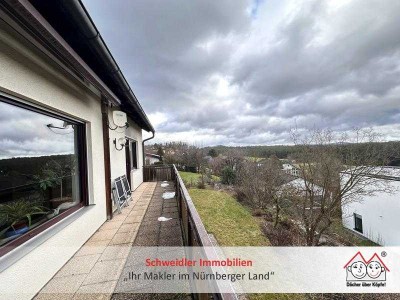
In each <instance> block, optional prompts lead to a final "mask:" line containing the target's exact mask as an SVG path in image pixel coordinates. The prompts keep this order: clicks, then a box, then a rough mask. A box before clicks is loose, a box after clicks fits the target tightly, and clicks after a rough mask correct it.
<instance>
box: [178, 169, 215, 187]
mask: <svg viewBox="0 0 400 300" xmlns="http://www.w3.org/2000/svg"><path fill="white" fill-rule="evenodd" d="M179 175H181V177H182V180H183V182H184V183H185V184H190V185H196V183H197V181H198V180H199V179H200V177H201V174H199V173H192V172H184V171H179ZM212 179H213V180H214V181H219V180H220V178H219V177H218V176H215V175H212Z"/></svg>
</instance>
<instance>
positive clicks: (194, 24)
mask: <svg viewBox="0 0 400 300" xmlns="http://www.w3.org/2000/svg"><path fill="white" fill-rule="evenodd" d="M83 2H84V4H85V5H86V8H87V9H88V11H89V13H90V15H91V16H92V18H93V20H94V22H95V23H96V25H97V27H98V28H99V30H100V32H101V34H102V36H103V38H104V40H105V41H106V43H107V44H108V46H109V48H110V50H111V52H112V53H113V55H114V57H115V58H116V60H117V62H118V63H119V65H120V67H121V69H122V70H123V72H124V74H125V77H126V78H127V79H128V81H129V82H130V85H131V86H132V88H133V90H134V91H135V94H136V96H137V97H138V99H139V100H140V102H141V104H142V106H143V107H144V109H145V111H146V113H147V115H148V116H149V118H150V120H151V121H152V123H153V125H154V126H155V128H156V136H157V138H156V140H155V141H158V142H160V141H164V142H165V141H177V140H182V141H187V142H189V143H196V144H198V145H204V146H205V145H217V144H229V145H248V144H269V145H272V144H286V143H290V138H289V134H288V131H289V130H290V129H291V128H293V127H297V128H298V129H307V128H313V127H318V128H327V127H328V128H332V129H334V130H336V131H346V130H349V129H351V128H353V127H371V126H372V127H375V128H376V130H377V131H379V132H382V133H384V134H385V136H386V138H387V139H388V140H389V139H390V140H393V139H399V138H400V125H399V121H400V34H399V28H400V1H398V0H335V1H331V0H329V1H328V0H327V1H321V0H304V1H291V0H288V1H283V0H264V1H262V0H252V1H251V0H249V1H239V0H234V1H233V0H190V1H187V0H179V1H178V0H158V1H154V0H134V1H126V0H114V1H112V2H111V1H109V0H84V1H83Z"/></svg>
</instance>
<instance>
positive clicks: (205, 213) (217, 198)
mask: <svg viewBox="0 0 400 300" xmlns="http://www.w3.org/2000/svg"><path fill="white" fill-rule="evenodd" d="M189 193H190V196H191V197H192V199H193V202H194V204H195V206H196V209H197V211H198V212H199V214H200V217H201V219H202V221H203V223H204V226H205V227H206V230H207V231H208V232H209V233H212V234H214V236H215V238H216V239H217V241H218V243H219V245H221V246H268V245H269V241H268V240H267V238H266V237H265V236H264V235H263V233H262V232H261V229H260V227H259V224H258V222H257V220H256V219H255V218H254V217H253V216H252V215H251V214H250V212H249V211H248V210H247V209H246V208H245V207H243V206H242V205H241V204H240V203H238V202H237V201H236V200H235V199H234V198H233V197H232V196H230V195H229V194H227V193H226V192H221V191H214V190H201V189H190V190H189Z"/></svg>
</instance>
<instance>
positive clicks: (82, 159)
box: [0, 93, 89, 258]
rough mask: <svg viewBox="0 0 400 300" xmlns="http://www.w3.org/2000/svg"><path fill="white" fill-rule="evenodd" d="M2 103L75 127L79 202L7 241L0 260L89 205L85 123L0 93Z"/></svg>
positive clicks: (1, 249) (0, 253) (0, 252)
mask: <svg viewBox="0 0 400 300" xmlns="http://www.w3.org/2000/svg"><path fill="white" fill-rule="evenodd" d="M1 102H4V103H7V104H10V105H14V106H17V107H20V108H23V109H26V110H29V111H32V112H36V113H39V114H43V115H46V116H49V117H53V118H57V119H60V120H62V121H67V122H70V123H72V124H74V125H77V126H76V128H77V139H78V145H77V148H78V154H77V155H78V161H79V163H78V165H79V177H80V181H79V182H80V186H79V189H80V196H81V199H80V202H79V204H77V205H76V206H74V207H71V208H69V209H67V210H66V211H64V212H62V213H60V214H59V215H57V216H55V217H53V218H51V219H50V220H47V221H46V222H44V223H42V224H40V225H38V226H37V227H34V228H33V229H31V230H29V231H28V232H26V233H24V234H22V235H21V236H19V237H17V238H15V239H14V240H11V241H9V242H8V243H6V244H4V245H3V246H0V258H1V257H2V256H4V255H5V254H7V253H9V252H10V251H12V250H14V249H16V248H17V247H19V246H20V245H22V244H24V243H25V242H27V241H29V240H30V239H32V238H34V237H35V236H37V235H38V234H40V233H41V232H43V231H45V230H47V229H49V228H51V227H52V226H53V225H55V224H57V223H58V222H60V221H61V220H63V219H65V218H66V217H68V216H69V215H71V214H73V213H74V212H76V211H77V210H79V209H81V208H82V207H84V206H88V205H89V188H88V160H87V139H86V131H87V130H86V123H85V122H83V121H79V120H77V119H74V118H70V117H68V116H66V115H64V114H62V113H60V112H55V111H53V110H50V109H47V108H42V107H40V106H39V105H36V104H31V103H28V102H26V101H24V100H21V99H16V98H15V97H12V98H11V97H9V96H8V95H4V94H3V93H0V103H1Z"/></svg>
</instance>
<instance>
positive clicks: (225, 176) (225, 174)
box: [221, 166, 236, 184]
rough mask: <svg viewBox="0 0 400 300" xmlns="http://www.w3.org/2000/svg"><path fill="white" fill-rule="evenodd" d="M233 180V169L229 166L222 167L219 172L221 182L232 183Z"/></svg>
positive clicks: (234, 174) (234, 178)
mask: <svg viewBox="0 0 400 300" xmlns="http://www.w3.org/2000/svg"><path fill="white" fill-rule="evenodd" d="M235 180H236V173H235V171H234V170H233V169H232V168H231V167H229V166H226V167H224V168H223V169H222V172H221V182H222V183H223V184H234V183H235Z"/></svg>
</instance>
